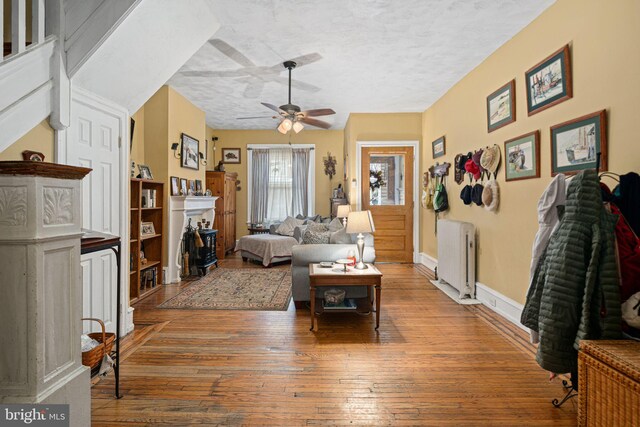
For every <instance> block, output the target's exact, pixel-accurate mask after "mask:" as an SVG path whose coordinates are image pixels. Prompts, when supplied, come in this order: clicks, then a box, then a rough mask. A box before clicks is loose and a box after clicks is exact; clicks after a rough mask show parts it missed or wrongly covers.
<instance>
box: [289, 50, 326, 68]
mask: <svg viewBox="0 0 640 427" xmlns="http://www.w3.org/2000/svg"><path fill="white" fill-rule="evenodd" d="M321 59H322V55H320V54H319V53H317V52H313V53H309V54H307V55H300V56H296V57H295V58H291V59H289V61H293V62H295V63H296V65H297V67H298V68H300V67H302V66H303V65H309V64H313V63H314V62H317V61H320V60H321Z"/></svg>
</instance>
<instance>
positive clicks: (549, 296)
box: [521, 170, 621, 373]
mask: <svg viewBox="0 0 640 427" xmlns="http://www.w3.org/2000/svg"><path fill="white" fill-rule="evenodd" d="M616 220H617V219H616V217H615V215H613V214H611V213H610V212H608V211H607V209H605V207H604V205H603V203H602V195H601V193H600V185H599V181H598V175H597V174H596V172H595V171H594V170H585V171H583V172H580V173H579V174H578V175H577V176H575V177H574V178H573V180H572V181H571V183H570V184H569V188H568V189H567V201H566V206H565V209H564V214H563V216H562V218H561V219H560V224H559V226H558V229H557V230H556V231H555V232H554V234H553V235H552V236H551V239H550V240H549V244H548V246H547V249H546V251H545V252H544V253H543V255H542V256H541V257H540V261H539V263H538V267H537V269H536V273H535V275H534V279H533V282H532V285H531V287H530V288H529V292H528V295H527V301H526V303H525V306H524V310H523V312H522V318H521V322H522V324H523V325H525V326H527V327H528V328H530V329H532V330H534V331H537V332H538V333H539V335H540V344H539V345H538V352H537V355H536V361H537V362H538V364H539V365H540V366H541V367H542V368H543V369H545V370H547V371H551V372H555V373H566V372H572V371H575V370H576V365H577V358H578V353H577V350H578V344H579V342H580V340H583V339H616V338H620V336H621V312H620V310H621V309H620V287H619V286H620V285H619V278H618V269H617V264H616V259H615V240H614V228H615V224H616Z"/></svg>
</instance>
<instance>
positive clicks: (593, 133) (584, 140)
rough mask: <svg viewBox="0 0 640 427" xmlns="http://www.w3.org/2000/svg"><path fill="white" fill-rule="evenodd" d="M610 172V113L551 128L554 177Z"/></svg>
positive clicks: (588, 116) (552, 173)
mask: <svg viewBox="0 0 640 427" xmlns="http://www.w3.org/2000/svg"><path fill="white" fill-rule="evenodd" d="M598 153H600V166H599V168H600V170H601V171H605V170H607V112H606V110H602V111H596V112H595V113H591V114H587V115H586V116H582V117H578V118H577V119H573V120H569V121H567V122H564V123H560V124H557V125H555V126H552V127H551V175H552V176H553V175H556V174H559V173H564V174H567V175H572V174H575V173H577V172H579V171H581V170H584V169H595V168H597V167H598Z"/></svg>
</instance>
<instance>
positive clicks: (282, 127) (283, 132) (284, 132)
mask: <svg viewBox="0 0 640 427" xmlns="http://www.w3.org/2000/svg"><path fill="white" fill-rule="evenodd" d="M282 123H284V122H280V124H279V125H278V127H277V128H276V129H277V130H278V132H280V133H281V134H283V135H285V134H286V133H287V130H286V129H285V128H284V126H283V124H282Z"/></svg>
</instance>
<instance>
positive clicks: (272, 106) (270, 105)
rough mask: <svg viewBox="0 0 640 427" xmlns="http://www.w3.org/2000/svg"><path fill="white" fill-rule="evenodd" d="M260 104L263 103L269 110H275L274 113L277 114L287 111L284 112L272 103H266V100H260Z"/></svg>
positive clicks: (284, 112)
mask: <svg viewBox="0 0 640 427" xmlns="http://www.w3.org/2000/svg"><path fill="white" fill-rule="evenodd" d="M260 104H262V105H264V106H265V107H267V108H269V109H271V110H273V111H275V112H276V113H278V114H287V112H286V111H283V110H281V109H280V108H278V107H276V106H275V105H273V104H268V103H266V102H261V103H260Z"/></svg>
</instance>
